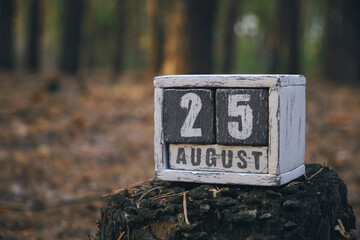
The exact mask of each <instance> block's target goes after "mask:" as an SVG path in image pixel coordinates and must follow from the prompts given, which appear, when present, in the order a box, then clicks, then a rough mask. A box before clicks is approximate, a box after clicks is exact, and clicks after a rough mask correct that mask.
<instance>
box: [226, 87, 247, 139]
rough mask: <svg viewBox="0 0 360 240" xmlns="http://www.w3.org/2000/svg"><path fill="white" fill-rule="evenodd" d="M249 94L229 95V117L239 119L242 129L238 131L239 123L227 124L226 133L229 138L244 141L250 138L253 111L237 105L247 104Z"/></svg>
mask: <svg viewBox="0 0 360 240" xmlns="http://www.w3.org/2000/svg"><path fill="white" fill-rule="evenodd" d="M249 101H250V95H249V94H234V95H229V107H228V109H229V111H228V114H229V116H230V117H239V116H240V117H241V121H242V128H241V131H239V122H233V121H231V122H228V131H229V134H230V136H232V137H233V138H236V139H246V138H248V137H250V135H251V133H252V128H253V111H252V109H251V107H250V106H249V105H238V102H249Z"/></svg>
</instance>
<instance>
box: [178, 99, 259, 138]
mask: <svg viewBox="0 0 360 240" xmlns="http://www.w3.org/2000/svg"><path fill="white" fill-rule="evenodd" d="M249 101H250V95H249V94H234V95H229V103H228V116H229V117H241V121H240V122H241V125H240V122H236V121H229V122H228V132H229V134H230V136H232V137H233V138H235V139H240V140H243V139H246V138H248V137H250V135H251V133H252V128H253V118H254V117H253V110H252V109H251V107H250V106H249V105H248V104H247V105H238V103H239V102H249ZM180 106H181V108H183V109H186V110H188V114H187V116H186V118H185V121H184V123H183V125H182V127H181V129H180V135H181V137H201V136H202V132H201V128H194V124H195V121H196V118H197V117H198V115H199V113H200V110H201V108H202V103H201V98H200V97H199V96H198V95H197V94H195V93H187V94H185V95H184V96H182V98H181V100H180ZM240 126H241V130H240Z"/></svg>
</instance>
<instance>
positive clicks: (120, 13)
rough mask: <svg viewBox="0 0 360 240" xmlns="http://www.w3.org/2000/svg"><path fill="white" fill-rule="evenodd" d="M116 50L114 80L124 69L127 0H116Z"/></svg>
mask: <svg viewBox="0 0 360 240" xmlns="http://www.w3.org/2000/svg"><path fill="white" fill-rule="evenodd" d="M116 14H117V15H116V22H115V27H116V29H115V52H114V56H113V70H112V74H113V76H112V81H113V82H114V81H115V80H116V79H117V76H119V74H120V73H121V72H122V71H123V70H124V61H123V57H124V53H125V51H124V50H125V49H124V47H125V30H126V29H125V21H126V0H116Z"/></svg>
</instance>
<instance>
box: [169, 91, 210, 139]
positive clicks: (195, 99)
mask: <svg viewBox="0 0 360 240" xmlns="http://www.w3.org/2000/svg"><path fill="white" fill-rule="evenodd" d="M214 115H215V110H214V91H213V90H210V89H165V90H164V110H163V117H164V120H163V124H164V137H165V142H167V143H202V144H211V143H214V142H215V132H214V125H215V116H214Z"/></svg>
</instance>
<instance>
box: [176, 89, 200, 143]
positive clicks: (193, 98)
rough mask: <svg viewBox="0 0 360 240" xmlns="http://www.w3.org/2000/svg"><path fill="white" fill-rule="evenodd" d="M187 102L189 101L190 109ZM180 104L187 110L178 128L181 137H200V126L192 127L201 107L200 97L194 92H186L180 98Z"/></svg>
mask: <svg viewBox="0 0 360 240" xmlns="http://www.w3.org/2000/svg"><path fill="white" fill-rule="evenodd" d="M189 103H191V105H190V109H188V108H189ZM180 106H181V108H185V109H186V110H188V114H187V116H186V118H185V121H184V124H183V125H182V127H181V129H180V135H181V136H182V137H201V136H202V133H201V128H194V123H195V120H196V118H197V116H198V114H199V112H200V110H201V107H202V103H201V98H200V97H199V96H198V95H197V94H195V93H187V94H185V95H184V96H183V97H182V98H181V101H180Z"/></svg>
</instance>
